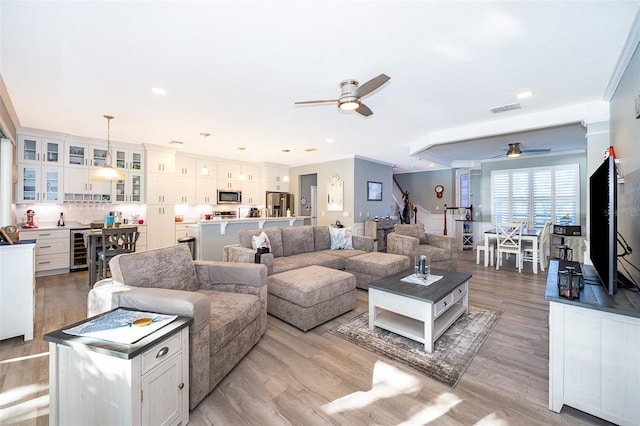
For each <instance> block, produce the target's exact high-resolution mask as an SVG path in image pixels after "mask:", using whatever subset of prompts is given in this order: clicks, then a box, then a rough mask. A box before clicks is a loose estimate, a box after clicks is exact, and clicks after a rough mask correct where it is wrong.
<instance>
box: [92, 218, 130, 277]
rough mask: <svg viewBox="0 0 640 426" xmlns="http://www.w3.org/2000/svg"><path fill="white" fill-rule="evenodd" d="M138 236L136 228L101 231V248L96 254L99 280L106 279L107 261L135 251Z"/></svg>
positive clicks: (104, 229)
mask: <svg viewBox="0 0 640 426" xmlns="http://www.w3.org/2000/svg"><path fill="white" fill-rule="evenodd" d="M139 235H140V234H138V227H137V226H133V227H126V228H103V229H102V248H101V249H100V251H99V252H98V253H97V256H98V278H99V279H104V278H107V269H108V266H109V261H110V260H111V259H112V258H113V257H115V256H117V255H119V254H123V253H133V252H135V251H136V241H137V240H138V236H139Z"/></svg>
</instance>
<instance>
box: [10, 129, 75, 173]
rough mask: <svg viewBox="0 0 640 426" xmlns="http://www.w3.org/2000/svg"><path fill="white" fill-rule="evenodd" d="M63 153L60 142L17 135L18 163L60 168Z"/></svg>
mask: <svg viewBox="0 0 640 426" xmlns="http://www.w3.org/2000/svg"><path fill="white" fill-rule="evenodd" d="M63 151H64V148H63V142H62V141H61V140H58V139H51V138H42V137H38V136H29V135H20V134H19V135H18V158H17V160H18V163H21V164H49V165H52V166H62V157H63V155H62V153H63Z"/></svg>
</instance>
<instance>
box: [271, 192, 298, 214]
mask: <svg viewBox="0 0 640 426" xmlns="http://www.w3.org/2000/svg"><path fill="white" fill-rule="evenodd" d="M266 199H267V210H268V211H269V217H287V210H288V211H289V214H291V216H294V214H295V204H294V201H293V194H289V193H288V192H269V191H267V197H266Z"/></svg>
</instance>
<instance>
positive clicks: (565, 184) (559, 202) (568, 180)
mask: <svg viewBox="0 0 640 426" xmlns="http://www.w3.org/2000/svg"><path fill="white" fill-rule="evenodd" d="M579 174H580V172H579V167H578V165H577V164H567V165H562V166H555V167H535V168H531V169H512V170H494V171H492V172H491V212H492V216H493V223H494V224H496V223H499V222H514V221H526V222H528V224H529V227H534V228H542V227H543V226H544V224H545V222H553V223H564V224H579V223H580V183H579V177H580V176H579Z"/></svg>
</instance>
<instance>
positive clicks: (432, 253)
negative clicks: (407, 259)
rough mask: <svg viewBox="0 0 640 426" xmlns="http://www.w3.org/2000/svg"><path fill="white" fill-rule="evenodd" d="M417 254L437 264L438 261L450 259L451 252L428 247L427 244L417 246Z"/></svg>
mask: <svg viewBox="0 0 640 426" xmlns="http://www.w3.org/2000/svg"><path fill="white" fill-rule="evenodd" d="M418 252H419V254H424V255H426V256H427V259H429V260H430V261H432V262H437V261H439V260H450V259H451V258H452V252H451V250H445V249H443V248H439V247H435V246H430V245H427V244H424V245H419V246H418Z"/></svg>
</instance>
